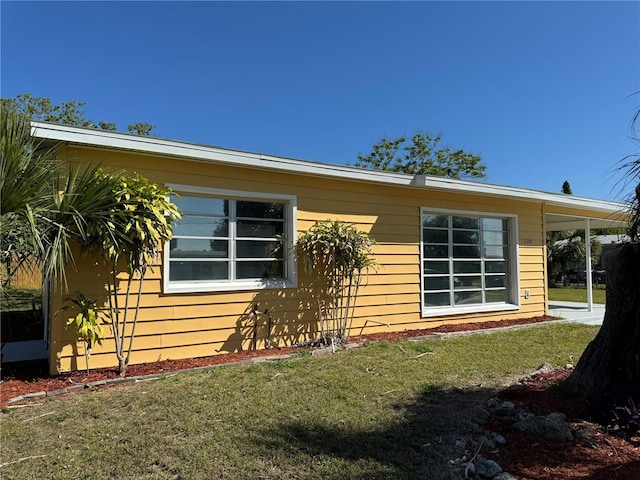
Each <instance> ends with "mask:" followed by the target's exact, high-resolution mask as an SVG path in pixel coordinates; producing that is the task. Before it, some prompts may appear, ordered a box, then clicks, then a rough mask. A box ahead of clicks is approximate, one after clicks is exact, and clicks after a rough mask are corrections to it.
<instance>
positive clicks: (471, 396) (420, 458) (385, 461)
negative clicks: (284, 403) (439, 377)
mask: <svg viewBox="0 0 640 480" xmlns="http://www.w3.org/2000/svg"><path fill="white" fill-rule="evenodd" d="M496 393H497V390H493V389H482V388H480V389H467V390H445V389H441V388H434V387H433V386H429V387H426V388H425V389H424V391H423V392H421V393H420V394H419V395H418V397H417V398H416V399H415V401H414V402H413V403H410V404H401V405H396V406H395V407H394V420H392V421H391V422H389V423H387V424H384V425H379V426H378V427H377V428H375V429H373V430H368V429H367V430H363V429H358V428H357V427H355V428H354V427H353V426H349V425H347V424H343V423H338V424H337V425H328V424H326V422H323V420H322V419H320V418H318V419H316V420H314V421H311V422H309V421H296V420H292V421H291V422H288V423H283V424H279V425H277V426H276V427H275V428H271V429H263V430H260V428H259V427H258V428H257V429H256V432H255V433H256V437H255V439H256V442H257V443H259V444H260V445H261V446H262V447H266V448H268V449H269V450H270V451H272V452H273V453H274V455H275V456H276V457H280V458H282V457H285V458H286V457H288V458H292V459H294V458H296V457H297V458H298V460H297V462H299V461H300V460H299V459H300V458H304V457H312V458H313V459H314V460H317V461H318V462H321V461H322V460H321V459H322V458H323V457H324V458H326V457H329V458H330V459H331V460H335V459H342V460H345V461H346V463H347V464H349V465H351V466H354V465H357V469H356V470H357V471H355V472H354V471H349V472H344V473H341V474H339V475H335V474H328V475H325V476H323V478H332V479H339V478H352V479H353V478H356V479H365V478H367V479H369V478H384V479H418V478H420V479H425V478H427V479H431V478H433V479H436V478H437V479H445V480H446V479H460V478H464V465H452V464H451V463H450V462H449V461H450V460H453V459H455V458H458V457H461V456H463V455H465V453H467V454H468V452H465V449H466V450H473V449H474V447H473V446H472V445H471V443H470V441H469V440H470V438H471V434H472V433H473V432H474V429H476V430H477V428H478V427H477V424H474V422H473V419H474V409H476V408H477V407H478V406H481V405H484V404H485V403H486V400H487V399H488V398H490V397H492V396H495V395H496ZM461 439H464V440H466V446H462V445H460V444H459V445H456V441H457V440H461ZM473 453H475V450H474V451H473V452H471V455H473ZM293 461H294V462H296V460H293ZM347 468H351V467H347ZM314 473H317V472H314Z"/></svg>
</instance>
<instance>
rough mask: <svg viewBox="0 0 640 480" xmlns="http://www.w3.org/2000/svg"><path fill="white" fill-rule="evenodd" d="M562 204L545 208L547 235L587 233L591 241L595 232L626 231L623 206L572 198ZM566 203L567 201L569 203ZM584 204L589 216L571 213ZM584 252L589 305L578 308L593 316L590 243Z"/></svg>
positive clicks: (587, 243)
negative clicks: (570, 231) (594, 230)
mask: <svg viewBox="0 0 640 480" xmlns="http://www.w3.org/2000/svg"><path fill="white" fill-rule="evenodd" d="M562 200H563V202H562V204H560V202H557V203H556V202H554V203H547V204H545V215H544V219H545V233H547V232H558V231H566V230H584V231H585V232H587V233H585V237H587V238H589V240H590V239H591V237H592V234H591V231H592V229H600V228H625V227H626V226H627V221H626V215H625V213H624V205H622V204H619V203H614V202H607V201H594V200H593V199H583V198H580V197H573V196H570V195H567V196H566V199H565V198H563V199H562ZM564 200H566V202H565V201H564ZM583 202H584V203H585V205H584V206H585V207H586V206H587V205H586V202H588V208H589V210H588V213H585V214H581V212H579V211H576V212H575V213H570V210H573V208H571V207H572V205H571V204H575V206H576V207H578V208H579V207H581V206H582V205H581V204H582V203H583ZM570 205H571V206H570ZM563 210H564V211H563ZM576 210H578V209H576ZM598 212H602V216H597V213H598ZM585 250H586V252H585V265H584V267H585V280H586V287H587V303H586V306H584V307H582V306H581V307H579V308H580V309H582V310H584V311H586V312H588V313H593V312H594V305H593V291H592V288H593V268H592V266H591V261H590V260H589V259H590V258H591V241H586V242H585ZM545 251H546V247H545ZM545 258H546V254H545ZM547 288H548V286H547ZM581 305H582V304H581ZM574 308H577V307H574Z"/></svg>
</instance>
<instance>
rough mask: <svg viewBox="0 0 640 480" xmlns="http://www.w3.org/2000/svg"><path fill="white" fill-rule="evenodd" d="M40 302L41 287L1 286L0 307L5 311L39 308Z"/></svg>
mask: <svg viewBox="0 0 640 480" xmlns="http://www.w3.org/2000/svg"><path fill="white" fill-rule="evenodd" d="M41 304H42V289H41V288H16V287H3V288H2V290H1V294H0V309H1V311H3V312H7V311H18V310H19V311H25V310H32V309H33V308H34V307H35V308H40V305H41Z"/></svg>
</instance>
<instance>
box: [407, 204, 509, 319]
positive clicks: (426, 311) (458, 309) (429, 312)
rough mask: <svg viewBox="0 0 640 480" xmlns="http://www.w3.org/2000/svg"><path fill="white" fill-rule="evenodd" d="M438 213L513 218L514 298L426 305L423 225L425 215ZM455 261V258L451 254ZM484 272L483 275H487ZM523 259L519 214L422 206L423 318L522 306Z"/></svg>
mask: <svg viewBox="0 0 640 480" xmlns="http://www.w3.org/2000/svg"><path fill="white" fill-rule="evenodd" d="M430 213H434V214H437V215H447V216H461V217H465V216H466V217H479V218H486V217H489V218H501V219H504V220H508V221H509V245H508V248H509V261H508V265H509V278H510V282H509V286H508V289H509V295H510V299H509V301H508V302H505V303H490V304H483V305H480V304H474V305H469V306H444V307H426V306H425V304H424V293H425V289H424V287H425V286H424V262H425V258H424V228H423V226H422V216H423V215H424V214H430ZM449 259H450V260H451V257H449ZM484 275H485V274H484V273H482V277H483V278H484ZM519 285H520V259H519V246H518V216H517V215H515V214H507V213H498V212H476V211H472V210H448V209H442V208H430V207H421V208H420V306H421V311H422V317H425V318H426V317H440V316H445V315H458V314H468V313H483V312H499V311H509V310H519V309H520V294H519Z"/></svg>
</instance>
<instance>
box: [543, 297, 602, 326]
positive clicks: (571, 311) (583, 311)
mask: <svg viewBox="0 0 640 480" xmlns="http://www.w3.org/2000/svg"><path fill="white" fill-rule="evenodd" d="M604 311H605V306H604V305H601V304H594V305H593V311H591V312H590V311H589V309H588V305H587V304H586V303H577V302H559V301H552V302H549V315H552V316H554V317H561V318H564V319H566V320H570V321H572V322H577V323H584V324H587V325H602V321H603V320H604Z"/></svg>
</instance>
